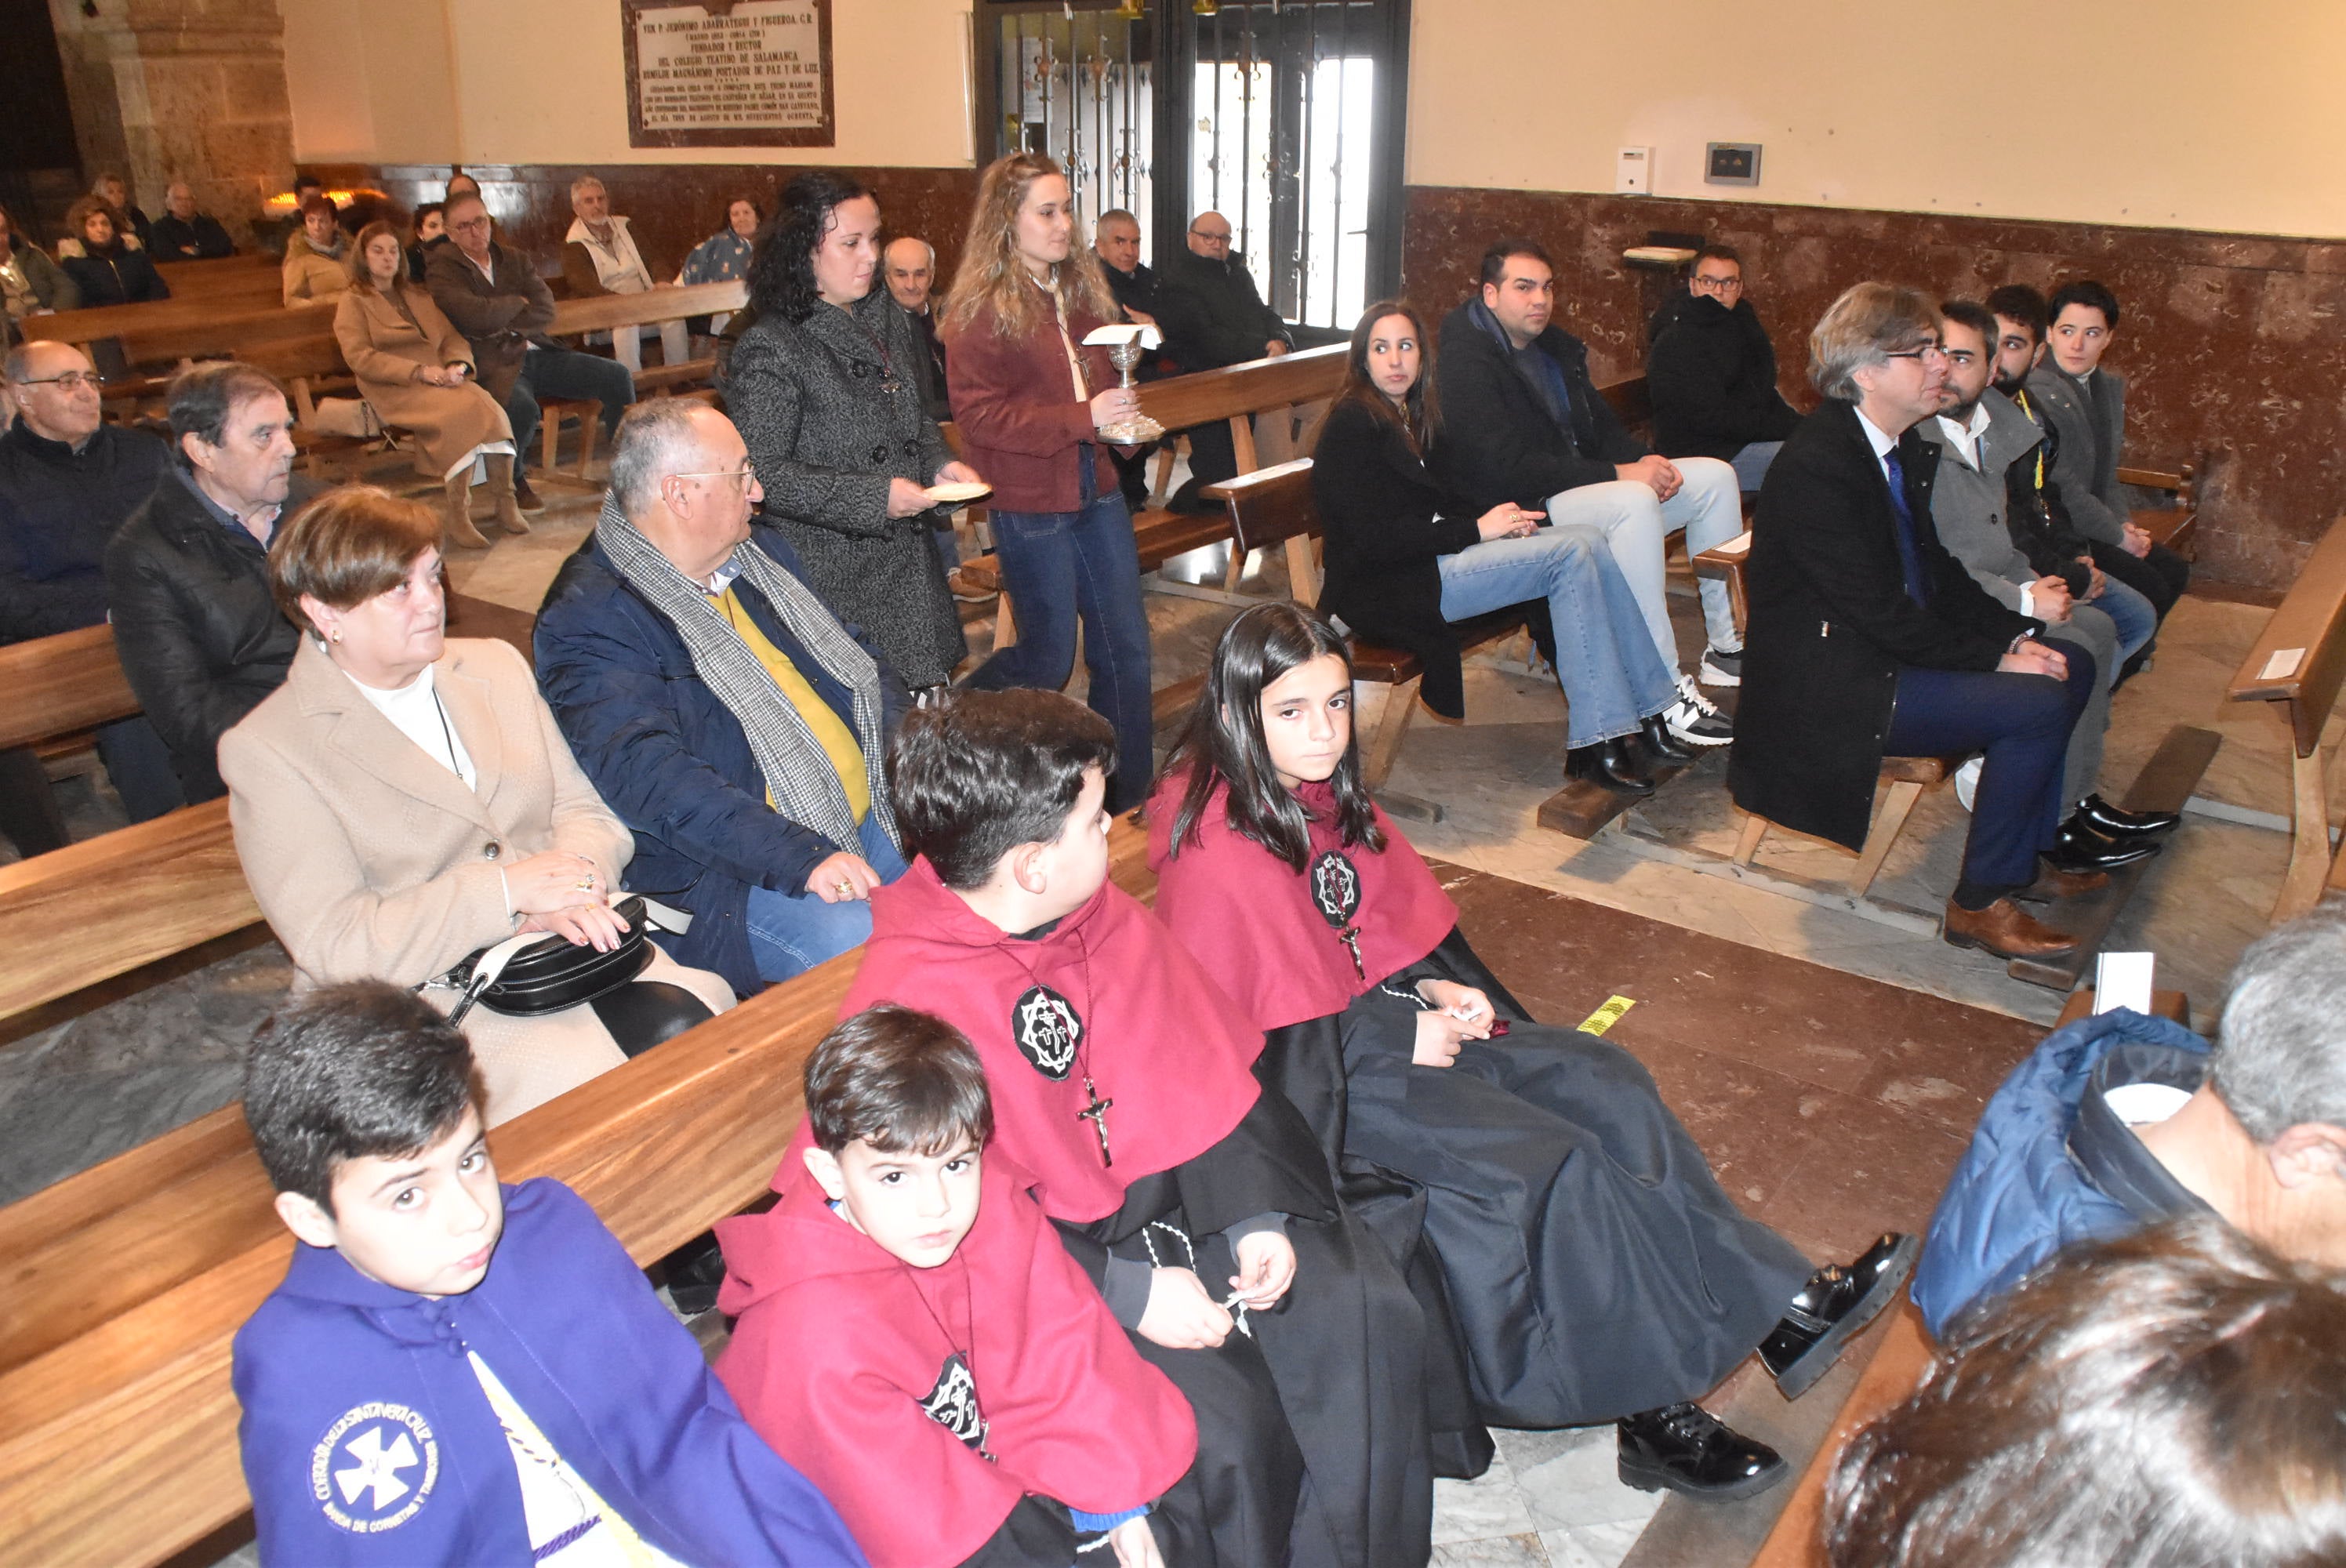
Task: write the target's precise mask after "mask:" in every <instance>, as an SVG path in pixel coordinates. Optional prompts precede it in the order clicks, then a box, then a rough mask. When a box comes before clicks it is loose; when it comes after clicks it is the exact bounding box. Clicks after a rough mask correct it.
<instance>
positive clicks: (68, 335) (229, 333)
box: [22, 297, 334, 364]
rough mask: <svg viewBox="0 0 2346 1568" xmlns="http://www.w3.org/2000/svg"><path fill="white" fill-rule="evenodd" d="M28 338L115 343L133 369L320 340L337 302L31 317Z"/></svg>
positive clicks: (162, 306) (195, 304)
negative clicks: (288, 342)
mask: <svg viewBox="0 0 2346 1568" xmlns="http://www.w3.org/2000/svg"><path fill="white" fill-rule="evenodd" d="M22 324H23V326H24V329H25V335H26V338H28V339H32V340H36V341H44V342H62V343H74V344H77V345H80V346H81V347H83V348H84V349H87V347H88V345H89V344H91V343H93V342H99V341H105V340H107V339H109V338H111V339H113V340H115V341H118V342H119V343H120V344H121V345H122V353H123V357H124V358H125V359H126V360H128V361H129V362H130V363H132V364H152V363H157V362H162V361H172V360H186V359H202V358H205V357H207V356H210V357H227V356H230V355H231V354H233V353H234V352H235V351H236V350H237V349H239V348H240V347H242V346H243V345H245V344H248V343H260V342H274V341H280V340H282V339H286V338H301V337H315V336H317V335H319V334H320V333H326V334H331V332H332V331H333V330H334V307H333V301H332V300H326V301H324V302H322V303H320V304H313V305H295V306H291V307H290V308H289V307H287V306H285V305H281V304H280V303H278V302H277V300H276V299H275V298H274V297H271V298H270V299H268V300H261V301H259V302H247V301H243V300H227V301H223V300H208V299H196V300H152V301H149V302H148V303H146V304H142V305H100V306H98V307H97V308H95V309H93V310H87V311H57V312H56V313H55V314H53V315H47V316H27V317H26V318H25V320H24V322H23V323H22Z"/></svg>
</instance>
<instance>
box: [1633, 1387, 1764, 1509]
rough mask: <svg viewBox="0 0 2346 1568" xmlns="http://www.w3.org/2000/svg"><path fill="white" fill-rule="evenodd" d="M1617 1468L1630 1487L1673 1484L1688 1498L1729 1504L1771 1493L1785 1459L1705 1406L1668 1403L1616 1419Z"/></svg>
mask: <svg viewBox="0 0 2346 1568" xmlns="http://www.w3.org/2000/svg"><path fill="white" fill-rule="evenodd" d="M1613 1426H1614V1431H1616V1432H1617V1434H1618V1437H1619V1442H1620V1458H1619V1460H1618V1461H1617V1470H1618V1471H1619V1474H1620V1477H1621V1482H1622V1484H1623V1485H1625V1486H1634V1487H1636V1488H1637V1490H1638V1491H1640V1492H1659V1491H1661V1490H1662V1489H1663V1488H1664V1487H1668V1489H1669V1490H1670V1491H1672V1492H1684V1493H1686V1494H1687V1495H1688V1497H1702V1498H1716V1499H1718V1500H1719V1501H1720V1502H1726V1501H1729V1500H1730V1499H1733V1498H1738V1497H1750V1496H1752V1495H1753V1494H1755V1493H1758V1492H1765V1491H1767V1490H1768V1489H1769V1488H1770V1487H1771V1486H1773V1485H1775V1484H1776V1483H1777V1482H1778V1481H1781V1480H1783V1479H1784V1460H1783V1456H1782V1455H1780V1454H1779V1453H1778V1452H1777V1451H1775V1450H1774V1449H1772V1448H1770V1447H1769V1446H1768V1445H1767V1444H1766V1443H1764V1442H1755V1441H1752V1440H1751V1439H1749V1438H1748V1437H1745V1436H1744V1435H1743V1434H1742V1433H1740V1432H1738V1431H1734V1430H1733V1429H1732V1428H1730V1427H1729V1426H1727V1425H1725V1424H1724V1423H1723V1422H1721V1421H1720V1420H1719V1418H1718V1417H1717V1416H1714V1415H1712V1414H1711V1413H1710V1412H1709V1410H1704V1409H1703V1408H1702V1407H1701V1406H1700V1405H1664V1406H1663V1407H1662V1408H1661V1409H1659V1410H1640V1411H1638V1412H1637V1414H1636V1415H1634V1416H1623V1417H1622V1418H1621V1419H1620V1420H1617V1421H1616V1422H1614V1423H1613Z"/></svg>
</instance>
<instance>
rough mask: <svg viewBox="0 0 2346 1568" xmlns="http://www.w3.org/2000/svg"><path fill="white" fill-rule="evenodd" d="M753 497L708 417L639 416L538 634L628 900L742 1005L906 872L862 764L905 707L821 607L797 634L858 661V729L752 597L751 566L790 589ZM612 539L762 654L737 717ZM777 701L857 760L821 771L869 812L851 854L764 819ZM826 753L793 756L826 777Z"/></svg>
mask: <svg viewBox="0 0 2346 1568" xmlns="http://www.w3.org/2000/svg"><path fill="white" fill-rule="evenodd" d="M671 404H673V405H674V406H670V405H671ZM762 494H763V492H762V491H761V490H760V488H759V486H758V481H757V476H756V474H755V473H752V472H751V471H750V464H749V454H748V450H747V448H746V447H745V446H744V445H743V443H742V441H741V437H740V434H739V432H737V431H735V430H734V428H733V425H732V423H731V422H730V421H729V420H728V419H726V418H725V416H724V415H722V414H720V413H719V412H716V411H715V410H714V409H710V408H708V407H705V406H703V405H701V404H699V403H696V402H685V401H682V400H671V399H658V400H655V401H653V402H648V403H644V404H641V405H639V406H638V407H637V409H636V410H635V411H634V412H631V413H630V414H629V415H628V416H627V423H625V424H623V425H622V426H621V427H620V430H619V436H618V444H617V448H616V450H615V453H614V456H613V457H612V460H611V490H610V494H609V496H608V497H607V499H606V501H605V504H604V521H603V523H602V524H598V526H597V531H596V533H595V534H594V535H590V536H589V537H588V539H587V541H586V544H585V545H581V546H580V547H579V549H578V552H577V553H576V555H572V556H571V557H570V559H569V560H568V561H566V563H564V565H563V567H562V570H561V572H560V573H558V574H557V575H556V577H555V579H554V585H553V586H552V587H551V588H549V589H548V590H547V591H546V603H545V606H544V607H543V608H542V609H541V610H540V611H539V612H538V617H537V632H536V638H535V651H536V663H537V681H538V687H539V688H540V689H541V690H542V691H543V692H544V693H545V695H546V703H547V705H548V706H549V707H550V708H553V710H554V717H555V720H556V723H557V724H559V725H560V726H561V728H562V733H563V736H564V738H566V739H567V740H568V741H569V742H570V749H571V751H572V752H573V753H574V754H575V755H576V757H577V759H578V765H579V766H580V767H581V768H583V769H586V776H587V778H589V779H592V780H593V781H594V784H595V788H596V789H597V791H599V792H600V793H601V795H602V797H603V799H604V801H605V802H606V803H607V805H609V807H610V808H611V809H612V810H614V811H616V812H617V813H618V814H619V817H620V820H623V821H625V822H626V823H627V828H628V830H630V831H631V832H633V833H634V834H635V836H636V856H635V859H634V860H632V861H630V862H629V864H628V867H627V887H628V891H632V892H639V893H644V894H647V895H648V896H650V897H651V898H653V899H656V900H658V901H660V902H661V903H664V904H668V905H671V906H674V907H676V908H678V909H680V910H683V911H687V912H688V913H689V914H690V915H691V917H692V923H691V928H690V930H689V931H688V932H686V933H685V934H684V935H683V936H682V937H681V938H679V939H677V940H676V941H675V942H673V944H672V945H673V952H674V956H675V957H676V959H677V962H679V963H686V964H690V965H693V966H695V967H698V968H703V969H713V970H715V971H716V972H718V973H719V974H721V975H723V976H724V977H725V978H726V980H727V981H728V982H729V983H731V985H732V986H733V988H734V989H735V990H736V991H739V992H740V993H743V994H745V995H747V994H750V993H755V992H756V991H758V990H760V988H762V987H763V986H764V985H765V984H766V983H769V982H771V981H775V980H780V979H784V978H787V977H788V976H789V975H790V974H792V973H796V972H799V971H800V970H802V969H806V968H810V967H811V966H812V965H814V964H816V963H819V962H822V961H823V960H824V959H826V958H830V957H832V956H833V955H835V954H837V953H841V952H846V951H847V950H848V949H850V948H852V947H855V946H858V945H860V944H861V943H862V942H863V940H864V938H865V937H867V936H868V935H869V934H870V933H871V922H872V917H871V906H870V905H869V903H868V902H866V900H867V899H868V898H869V896H870V893H871V890H872V888H874V887H877V886H879V885H880V884H881V883H882V882H886V881H893V880H894V879H895V878H896V877H897V876H899V875H902V874H903V870H904V862H903V858H902V856H901V854H900V853H899V852H898V850H897V849H896V847H895V845H894V844H893V843H892V841H891V840H890V839H889V837H888V835H887V833H886V831H885V822H884V820H883V818H884V812H883V811H882V810H880V809H876V803H877V802H879V801H880V800H881V799H882V797H883V796H884V785H883V784H882V783H881V782H880V781H879V768H878V762H879V759H880V758H882V756H884V754H885V750H886V745H887V737H888V736H890V735H892V734H893V733H894V732H895V728H896V723H897V720H898V719H899V718H902V717H903V712H904V709H905V708H907V707H909V706H910V698H909V697H908V695H907V693H906V691H905V689H904V687H903V682H902V681H901V680H899V679H898V678H897V677H896V674H895V672H894V671H893V670H892V669H891V668H890V667H889V666H888V664H887V662H886V660H885V659H883V658H882V657H881V656H880V655H879V653H878V652H877V651H876V650H875V649H874V648H873V647H872V644H871V643H870V641H869V640H868V639H866V638H864V637H863V636H862V635H861V634H860V633H857V632H855V631H853V630H852V628H844V627H842V626H841V625H840V623H839V622H838V621H837V620H836V618H834V617H831V616H830V615H829V613H828V612H827V611H819V612H818V614H819V616H820V617H821V621H822V623H823V624H822V625H821V626H815V627H812V628H805V627H802V628H801V630H809V631H811V634H812V635H814V636H818V637H821V636H822V634H823V633H824V632H826V631H827V632H828V634H829V636H831V637H834V638H846V637H852V639H853V641H854V643H855V644H856V645H857V646H860V647H862V650H863V652H864V653H865V654H866V655H868V656H869V658H870V661H871V663H872V666H874V667H876V680H877V693H876V695H877V699H878V700H877V703H876V712H877V723H876V725H872V726H868V727H867V726H864V725H863V723H862V720H861V719H860V718H859V704H858V702H857V692H856V691H855V690H854V689H853V688H852V682H851V681H850V680H849V679H848V678H845V677H844V675H843V672H842V670H841V669H840V668H834V667H831V665H828V664H826V662H825V659H824V657H822V656H821V654H820V653H819V652H818V651H817V650H812V649H810V647H808V646H807V643H808V639H807V636H801V635H800V631H798V630H794V629H793V626H792V625H791V622H790V617H789V616H786V615H785V614H784V613H782V610H781V608H780V606H777V605H776V604H775V603H774V602H773V596H771V595H770V594H768V593H766V592H763V591H761V589H760V586H759V584H758V581H757V573H758V572H762V571H770V570H773V569H775V568H779V569H780V571H781V572H783V573H786V574H788V575H790V576H791V577H793V578H801V579H802V575H801V572H800V570H799V564H798V556H797V555H795V554H794V553H793V552H792V551H791V549H790V544H789V542H788V541H787V540H785V539H784V538H783V537H782V535H780V533H779V532H778V531H776V530H775V529H772V528H770V527H766V526H763V525H761V524H760V525H753V524H752V521H751V509H752V508H753V507H754V506H755V505H756V504H757V503H758V501H759V499H760V497H761V496H762ZM621 526H624V527H627V528H631V529H633V530H635V531H637V532H638V533H639V535H640V536H641V537H642V538H643V539H645V540H648V541H649V542H650V543H651V544H653V545H655V546H657V547H658V549H659V551H660V553H661V555H662V556H663V557H665V559H666V560H667V562H668V566H669V567H670V568H671V569H672V570H671V573H670V575H678V576H680V582H679V583H678V587H679V588H680V587H681V585H682V584H683V583H689V584H690V585H692V587H693V588H694V589H695V590H697V591H698V593H699V596H701V597H703V598H705V599H706V600H708V602H709V603H710V604H711V605H715V606H721V607H722V613H724V614H726V615H727V616H738V619H729V620H728V621H727V622H726V623H725V624H724V625H721V626H719V627H718V628H717V630H716V633H715V635H716V636H719V637H724V636H731V637H735V638H737V639H738V640H739V642H740V643H741V644H743V645H745V646H748V647H750V649H751V650H752V651H753V652H757V651H760V650H758V648H757V644H758V643H760V642H761V643H763V644H764V645H765V648H764V650H763V651H764V652H765V653H770V654H771V655H773V656H774V657H778V658H780V659H781V660H784V661H787V668H783V667H776V666H772V665H769V669H770V673H773V674H775V676H776V680H775V683H774V684H773V685H772V686H770V687H761V688H760V696H759V697H758V699H757V702H756V704H755V705H754V706H752V707H751V708H750V710H749V711H748V712H747V713H746V714H745V713H744V712H741V711H737V710H736V708H733V707H731V706H729V704H728V702H727V700H726V699H725V697H723V696H721V695H720V693H719V689H718V687H716V686H714V685H712V684H711V682H710V680H709V678H707V672H706V671H705V670H704V669H703V668H702V667H701V661H702V660H705V659H707V658H709V657H711V651H710V649H709V648H708V647H701V648H699V649H698V650H696V648H695V647H692V646H689V645H688V638H687V636H686V635H685V632H684V629H683V628H682V627H681V626H679V624H678V616H677V615H676V614H673V613H671V612H672V611H673V610H675V609H676V608H677V607H678V606H677V605H676V604H675V603H674V602H673V601H671V602H670V603H668V604H667V605H663V604H662V603H660V602H658V593H657V591H656V590H654V589H652V588H648V586H647V585H643V584H639V583H637V582H636V581H631V580H630V578H629V576H628V575H627V572H626V571H625V570H624V569H623V568H622V566H621V564H620V563H619V562H618V561H617V560H616V559H615V558H614V556H613V555H612V552H611V550H610V548H609V547H608V546H607V543H606V540H607V530H611V529H614V528H617V527H621ZM750 552H756V553H758V554H759V555H762V556H763V557H764V561H763V563H752V562H750V560H749V555H750ZM750 566H754V567H755V568H756V570H755V571H750V570H745V569H744V568H745V567H750ZM810 593H811V591H810ZM687 607H689V606H687ZM688 618H689V617H688ZM728 628H730V629H728ZM752 631H753V632H754V633H755V634H756V636H755V638H754V639H753V638H752V637H751V636H750V635H749V633H750V632H752ZM695 635H696V636H698V635H700V634H699V633H698V632H696V634H695ZM792 672H795V674H796V675H797V677H800V679H799V682H798V683H797V685H796V686H795V687H793V685H792V684H791V682H790V675H791V673H792ZM793 690H795V691H796V692H797V701H796V706H795V711H796V712H797V713H798V714H799V716H800V717H801V720H802V721H805V722H806V723H807V724H808V733H811V734H815V735H817V736H818V737H820V736H821V735H826V734H827V735H829V736H830V737H831V738H832V740H833V742H834V743H835V744H837V743H841V741H842V738H843V743H844V744H845V745H846V746H847V747H848V748H852V750H854V751H856V752H857V753H859V755H858V756H857V757H856V758H855V759H854V760H852V761H849V762H847V763H846V765H845V766H842V767H841V768H840V769H839V772H840V774H841V783H842V785H843V786H846V787H847V788H849V789H851V790H852V787H853V785H854V782H855V780H854V779H852V777H850V775H852V774H853V773H854V772H856V771H857V770H858V769H857V767H856V763H857V762H860V763H861V764H862V769H861V771H862V774H863V775H864V792H865V798H866V799H868V800H870V801H872V802H874V803H875V809H870V810H868V812H867V814H865V815H864V816H863V818H862V824H861V826H862V834H861V841H860V842H859V843H857V845H856V847H855V848H854V849H852V850H851V849H848V848H846V847H844V846H843V845H842V844H841V843H840V842H839V841H838V840H836V839H835V838H832V837H827V836H826V835H825V834H824V833H823V832H821V831H820V830H818V829H817V828H816V826H814V825H813V824H811V823H810V822H807V821H801V820H793V819H792V818H791V817H790V816H789V815H786V814H785V813H784V812H783V811H781V810H780V809H777V807H778V799H779V793H780V792H779V791H778V790H777V789H775V787H774V780H773V779H770V778H768V777H767V776H766V774H765V771H764V769H761V767H760V761H759V757H758V753H757V749H756V747H755V746H754V745H753V744H752V741H751V739H750V726H751V725H760V726H765V725H769V724H772V725H774V726H776V727H778V728H793V727H791V726H790V724H789V716H788V715H786V714H784V713H783V712H782V708H783V706H784V705H786V704H791V703H792V702H793V698H792V697H791V696H790V693H791V692H792V691H793ZM815 704H819V705H820V707H815V706H813V705H815ZM866 706H869V704H868V703H867V705H866ZM826 715H827V716H828V717H827V718H826ZM745 719H746V721H747V722H745ZM866 728H870V729H871V730H872V733H866V732H865V730H866ZM793 732H794V733H795V730H794V729H793ZM804 749H805V748H803V747H802V748H801V750H804ZM840 756H841V754H832V753H826V754H825V757H824V758H822V759H818V758H816V757H815V756H813V755H812V754H811V753H810V754H809V755H808V756H807V758H806V760H807V761H808V762H809V763H810V764H811V765H813V766H817V767H821V766H829V765H831V763H835V762H837V761H839V760H840Z"/></svg>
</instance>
